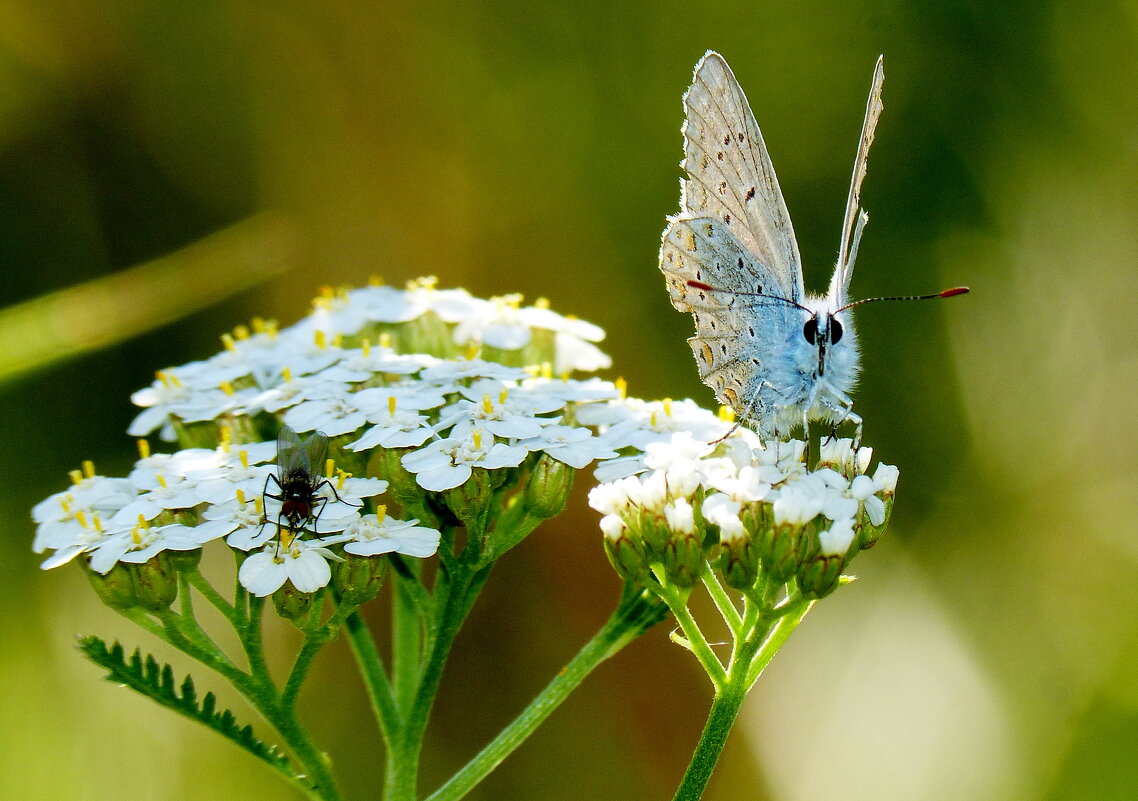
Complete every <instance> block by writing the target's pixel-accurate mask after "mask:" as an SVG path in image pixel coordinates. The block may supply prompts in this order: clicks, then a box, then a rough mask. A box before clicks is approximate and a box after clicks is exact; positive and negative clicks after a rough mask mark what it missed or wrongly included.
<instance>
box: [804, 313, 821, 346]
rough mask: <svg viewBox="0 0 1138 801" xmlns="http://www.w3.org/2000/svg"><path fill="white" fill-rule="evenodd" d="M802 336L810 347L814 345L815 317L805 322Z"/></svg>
mask: <svg viewBox="0 0 1138 801" xmlns="http://www.w3.org/2000/svg"><path fill="white" fill-rule="evenodd" d="M802 336H804V337H806V341H807V342H809V343H810V344H811V345H813V344H814V340H815V339H816V338H817V337H818V318H817V317H811V318H810V319H809V320H807V321H806V325H804V326H802Z"/></svg>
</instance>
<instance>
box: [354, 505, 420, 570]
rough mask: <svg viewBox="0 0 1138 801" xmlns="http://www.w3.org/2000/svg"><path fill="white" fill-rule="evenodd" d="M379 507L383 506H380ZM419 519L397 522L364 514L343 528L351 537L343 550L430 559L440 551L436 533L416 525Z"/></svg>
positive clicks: (384, 517) (360, 554)
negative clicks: (399, 554) (429, 557)
mask: <svg viewBox="0 0 1138 801" xmlns="http://www.w3.org/2000/svg"><path fill="white" fill-rule="evenodd" d="M381 508H382V507H381ZM418 523H419V521H418V520H413V519H412V520H396V519H395V518H393V517H388V516H387V515H386V514H381V515H363V516H362V517H361V518H359V519H358V520H357V521H355V522H354V523H353V524H352V525H351V526H349V527H348V528H347V529H345V531H344V533H345V534H350V535H351V536H352V539H351V540H346V541H345V543H344V550H345V551H346V552H347V553H353V554H356V555H357V556H376V555H378V554H383V553H401V554H405V555H407V556H415V557H418V558H420V559H423V558H426V557H428V556H433V555H434V554H435V552H436V551H438V549H439V537H440V535H439V532H438V531H436V530H435V529H433V528H429V527H427V526H420V525H418Z"/></svg>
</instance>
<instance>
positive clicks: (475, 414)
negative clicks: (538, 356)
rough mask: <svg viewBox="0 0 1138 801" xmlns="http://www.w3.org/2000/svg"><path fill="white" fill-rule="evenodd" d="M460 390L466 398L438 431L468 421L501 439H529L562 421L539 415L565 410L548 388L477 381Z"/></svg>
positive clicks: (445, 416)
mask: <svg viewBox="0 0 1138 801" xmlns="http://www.w3.org/2000/svg"><path fill="white" fill-rule="evenodd" d="M459 391H460V392H461V393H462V395H463V398H460V399H459V400H457V401H455V402H454V403H452V404H451V405H450V406H447V407H446V408H445V409H443V410H442V412H441V413H440V416H441V417H442V419H441V420H440V421H439V424H438V425H437V426H436V428H437V430H440V431H442V430H445V429H447V428H449V427H450V426H452V425H454V424H455V423H456V422H458V421H459V420H462V419H464V418H465V419H466V420H469V421H470V422H471V423H472V424H474V425H476V426H478V427H479V428H485V429H486V430H488V431H490V432H491V433H493V434H495V435H497V436H499V437H507V438H511V439H527V438H529V437H536V436H538V435H539V434H541V429H542V426H546V425H550V424H552V423H555V422H557V420H558V419H559V418H556V417H539V415H542V414H548V413H550V412H555V411H560V410H561V409H563V408H564V407H565V401H564V400H563V399H562V398H560V397H558V396H557V395H555V394H553V393H550V392H546V391H545V390H544V388H539V387H517V386H514V387H511V386H508V385H506V384H503V383H502V382H500V381H494V380H489V379H483V380H480V381H475V382H473V383H472V384H471V385H470V386H468V387H460V388H459Z"/></svg>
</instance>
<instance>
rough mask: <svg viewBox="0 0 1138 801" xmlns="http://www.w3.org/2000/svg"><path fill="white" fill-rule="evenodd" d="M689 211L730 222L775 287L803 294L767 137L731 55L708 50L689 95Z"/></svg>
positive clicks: (792, 295)
mask: <svg viewBox="0 0 1138 801" xmlns="http://www.w3.org/2000/svg"><path fill="white" fill-rule="evenodd" d="M684 110H685V112H686V114H687V119H686V120H685V122H684V129H683V133H684V163H683V166H684V169H685V170H686V171H687V174H688V177H687V178H686V179H684V180H683V181H682V182H681V186H682V193H681V197H680V209H681V215H683V216H691V217H710V218H712V219H715V220H717V221H719V222H720V223H722V224H723V225H725V226H726V227H727V228H728V229H729V230H730V231H731V233H733V234H734V235H735V238H736V239H737V240H738V241H739V242H740V243H741V244H742V245H743V247H744V248H745V249H746V250H747V251H748V252H749V253H750V254H751V257H752V261H753V262H757V263H758V264H760V265H761V266H762V267H763V268H765V270H766V272H767V273H769V274H770V275H772V276H773V277H774V280H775V286H776V287H777V289H775V287H771V289H769V290H768V291H771V292H772V294H775V293H777V294H779V295H781V296H782V297H784V298H788V299H790V300H794V301H800V300H801V299H802V294H803V290H802V258H801V256H799V253H798V243H797V241H796V240H795V238H794V228H793V227H792V226H791V224H790V214H789V213H788V212H787V210H786V201H785V200H783V197H782V191H781V190H780V189H779V186H778V178H776V177H775V173H774V167H773V166H772V165H771V160H770V156H769V155H768V154H767V147H766V143H765V142H764V141H763V135H762V133H761V132H760V131H759V125H758V123H757V122H756V121H755V115H754V114H753V113H752V112H751V106H750V105H749V104H748V103H747V97H746V95H744V94H743V90H742V88H740V86H739V82H738V81H736V80H735V75H734V74H733V73H732V72H731V68H730V67H729V66H727V62H726V61H724V60H723V57H722V56H721V55H719V54H718V53H716V52H714V51H710V50H709V51H708V52H707V53H706V54H705V55H704V57H703V58H702V59H700V61H699V63H698V64H696V67H695V75H694V78H693V80H692V85H691V87H690V88H689V89H688V91H687V92H686V93H685V94H684Z"/></svg>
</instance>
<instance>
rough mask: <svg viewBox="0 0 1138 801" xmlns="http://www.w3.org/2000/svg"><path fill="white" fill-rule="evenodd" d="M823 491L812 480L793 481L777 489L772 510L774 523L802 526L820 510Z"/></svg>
mask: <svg viewBox="0 0 1138 801" xmlns="http://www.w3.org/2000/svg"><path fill="white" fill-rule="evenodd" d="M825 499H826V498H825V495H824V494H823V491H822V490H821V489H820V488H819V487H818V486H817V485H816V484H814V483H813V482H807V481H795V482H793V483H791V484H788V485H787V486H785V487H783V488H782V489H780V490H779V493H778V497H777V498H775V501H774V504H773V507H772V511H773V513H774V522H775V525H782V524H784V523H786V524H789V525H792V526H802V525H805V524H807V523H809V522H810V521H811V520H813V519H814V518H815V517H817V516H818V515H819V514H821V512H822V505H823V502H824V501H825Z"/></svg>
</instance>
